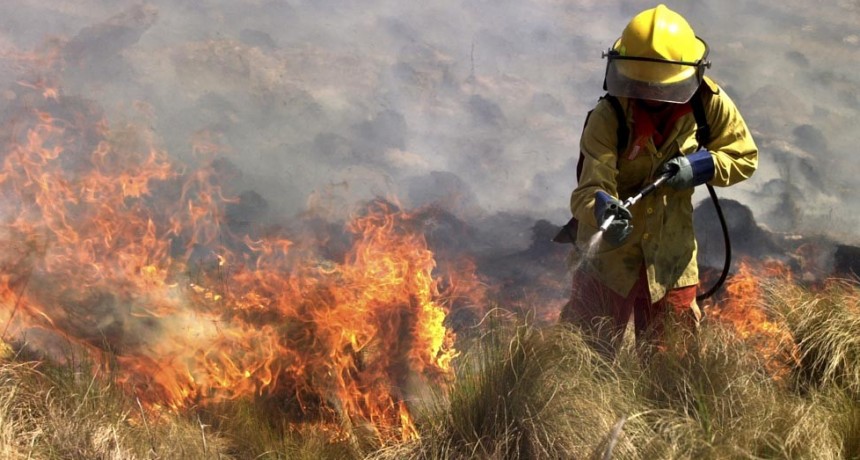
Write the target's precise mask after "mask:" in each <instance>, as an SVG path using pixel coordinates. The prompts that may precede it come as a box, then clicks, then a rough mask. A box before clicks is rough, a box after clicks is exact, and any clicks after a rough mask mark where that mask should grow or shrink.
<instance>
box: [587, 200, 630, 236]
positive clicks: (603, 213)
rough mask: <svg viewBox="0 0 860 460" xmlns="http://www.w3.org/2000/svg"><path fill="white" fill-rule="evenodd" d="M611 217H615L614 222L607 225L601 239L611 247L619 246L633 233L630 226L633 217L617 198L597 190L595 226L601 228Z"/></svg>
mask: <svg viewBox="0 0 860 460" xmlns="http://www.w3.org/2000/svg"><path fill="white" fill-rule="evenodd" d="M611 216H615V220H613V221H612V223H611V224H609V228H607V229H606V233H604V234H603V239H604V240H605V241H606V242H607V243H609V244H611V245H613V246H619V245H620V244H621V243H623V242H624V240H626V239H627V238H628V237H629V236H630V234H631V233H632V232H633V225H631V224H630V220H631V219H633V215H632V214H630V211H629V210H628V209H627V208H625V207H624V204H622V203H621V201H619V200H618V199H617V198H614V197H612V196H611V195H609V194H608V193H606V192H604V191H603V190H598V191H597V193H595V194H594V218H595V219H596V220H597V226H598V227H599V226H601V225H602V224H603V222H605V221H606V219H608V218H609V217H611Z"/></svg>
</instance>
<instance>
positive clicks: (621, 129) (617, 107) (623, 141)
mask: <svg viewBox="0 0 860 460" xmlns="http://www.w3.org/2000/svg"><path fill="white" fill-rule="evenodd" d="M601 99H606V100H607V101H609V105H611V106H612V111H613V112H615V119H616V120H617V121H618V131H617V132H616V136H618V138H617V142H616V145H617V147H616V149H615V151H616V152H618V155H619V156H620V155H621V154H622V153H623V152H624V151H625V150H627V142H628V139H630V128H629V127H628V126H627V117H626V116H625V115H624V108H623V107H621V101H619V100H618V98H617V97H615V96H613V95H611V94H609V93H606V95H605V96H603V97H602V98H601Z"/></svg>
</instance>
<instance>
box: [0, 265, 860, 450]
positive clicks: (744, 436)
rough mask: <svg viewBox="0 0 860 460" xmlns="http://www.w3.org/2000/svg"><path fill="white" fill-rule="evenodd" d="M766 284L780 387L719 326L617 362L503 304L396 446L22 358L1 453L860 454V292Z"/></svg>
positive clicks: (350, 430) (346, 430)
mask: <svg viewBox="0 0 860 460" xmlns="http://www.w3.org/2000/svg"><path fill="white" fill-rule="evenodd" d="M763 288H764V292H765V293H766V294H765V295H764V296H763V299H764V300H763V303H764V304H765V308H766V310H767V313H768V315H769V316H770V317H771V319H772V320H773V322H774V323H775V324H781V325H784V326H785V327H787V328H788V330H789V331H790V332H791V334H792V336H793V338H794V343H793V344H786V345H789V346H791V347H792V349H793V356H794V357H795V358H796V359H795V360H794V361H792V362H791V365H790V368H789V370H788V372H787V373H785V374H781V375H780V376H779V377H778V378H775V377H774V375H773V373H772V371H771V367H770V366H768V365H767V363H766V362H765V360H763V359H762V357H761V353H760V352H759V350H758V349H757V348H756V346H755V345H754V344H753V343H752V342H751V340H749V338H742V337H741V335H739V334H737V333H736V332H735V331H734V330H733V329H732V328H731V327H729V326H727V325H725V324H724V323H722V322H720V321H716V320H713V319H712V320H709V321H706V322H705V323H704V324H703V325H702V328H701V330H700V332H699V335H698V337H697V339H696V340H695V341H694V343H686V344H684V345H683V346H682V345H681V343H680V342H679V341H678V342H672V341H670V342H669V344H668V347H667V349H666V350H664V351H661V352H659V353H657V354H655V355H653V357H652V358H651V359H650V360H648V361H647V363H643V361H642V360H641V359H640V358H639V356H638V354H637V351H636V350H635V349H634V347H633V346H632V345H630V344H627V345H626V346H625V347H624V348H623V349H622V350H621V352H620V353H619V355H618V356H617V358H616V359H615V361H614V362H607V361H605V360H604V359H603V358H601V357H599V356H598V355H596V354H594V353H593V352H592V351H591V350H590V349H589V348H588V347H587V346H586V345H585V342H584V340H583V338H582V337H581V336H580V334H579V333H578V332H577V331H574V330H572V329H570V328H568V327H564V326H558V325H537V324H532V323H530V322H529V321H527V320H523V319H522V318H515V317H512V316H507V315H504V314H502V313H501V312H500V311H501V310H499V311H498V312H492V313H490V314H488V315H487V318H486V319H485V321H484V322H483V323H482V325H481V328H480V329H479V330H476V331H472V332H471V333H469V332H468V331H467V332H466V333H461V335H460V341H459V348H460V349H461V350H462V351H463V354H462V355H461V356H460V357H458V358H457V379H456V381H455V382H454V383H453V384H452V385H451V386H450V387H449V388H447V389H426V388H425V389H423V390H422V391H421V392H420V393H421V396H414V397H413V399H411V400H410V401H408V402H409V404H410V407H411V408H412V412H413V415H414V417H415V422H416V426H417V429H418V432H419V435H420V436H419V437H418V439H412V440H408V441H402V442H389V443H386V444H385V445H380V443H379V442H378V441H377V438H376V435H375V434H374V431H373V430H371V429H369V428H368V427H366V426H362V425H361V424H360V423H356V422H355V421H352V423H348V421H342V424H341V426H340V427H333V426H331V425H330V424H329V425H323V424H321V423H316V424H313V423H307V424H297V423H295V422H288V421H287V419H286V418H285V416H284V415H283V413H282V411H279V410H278V409H279V404H280V403H278V402H277V401H271V400H259V401H237V402H232V403H229V404H223V405H220V406H216V407H205V408H199V409H196V410H190V411H187V412H185V413H183V414H171V413H166V412H165V413H159V412H158V411H154V410H152V409H144V408H143V407H142V406H141V405H140V404H139V403H138V401H136V400H134V399H129V397H128V396H127V395H126V394H125V393H123V392H121V391H119V389H118V388H117V385H116V384H115V383H114V379H113V378H112V377H111V376H110V375H102V374H96V375H93V373H92V372H91V371H81V370H80V368H81V367H85V366H74V365H64V366H51V365H49V364H46V363H37V362H31V361H28V360H25V359H23V358H22V357H21V356H16V355H15V353H14V352H13V351H11V350H7V352H6V354H5V357H4V358H3V360H2V365H0V458H4V459H18V458H21V459H24V458H36V459H41V458H44V459H144V458H147V459H149V458H153V459H154V458H159V459H166V458H177V459H198V458H200V459H204V458H212V459H228V458H230V459H232V458H236V459H257V458H260V459H281V458H283V459H317V458H330V459H360V458H368V459H403V458H420V459H425V458H426V459H436V458H456V459H460V458H493V459H503V458H504V459H508V458H510V459H516V458H522V459H527V458H528V459H532V458H594V459H610V458H618V459H655V458H700V459H701V458H704V459H708V458H720V459H722V458H792V459H794V458H803V459H850V458H860V286H858V284H856V283H854V282H836V281H834V282H831V283H828V284H826V285H825V286H818V287H816V288H814V289H810V288H805V287H801V286H798V285H796V284H793V283H792V282H791V281H787V280H784V279H783V280H763Z"/></svg>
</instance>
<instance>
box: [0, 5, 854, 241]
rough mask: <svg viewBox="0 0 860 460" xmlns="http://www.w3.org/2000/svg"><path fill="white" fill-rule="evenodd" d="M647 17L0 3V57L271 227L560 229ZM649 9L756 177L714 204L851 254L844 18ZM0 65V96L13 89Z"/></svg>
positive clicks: (816, 12) (536, 8) (606, 10)
mask: <svg viewBox="0 0 860 460" xmlns="http://www.w3.org/2000/svg"><path fill="white" fill-rule="evenodd" d="M652 6H654V5H653V4H651V3H647V2H641V1H632V0H618V1H610V2H596V1H585V2H559V1H552V0H529V1H520V2H513V1H493V2H490V1H485V0H443V1H439V2H432V3H431V4H427V5H423V4H418V3H409V2H406V3H404V2H395V1H390V0H368V1H362V2H358V1H350V0H324V1H300V0H294V1H275V0H241V1H237V0H231V1H227V0H202V1H166V0H152V1H148V2H146V3H140V2H135V1H110V2H108V1H105V0H84V1H75V2H72V1H47V0H38V1H22V0H11V1H7V2H3V4H2V5H0V17H2V19H0V21H2V24H3V27H2V28H0V50H2V51H3V56H7V57H10V56H15V55H17V54H18V53H22V52H27V51H31V50H37V49H41V50H43V49H46V48H52V47H53V48H56V49H59V50H61V57H62V59H63V63H64V67H63V72H62V77H61V79H62V81H60V82H58V84H59V85H60V86H61V87H62V90H63V92H64V94H65V95H69V96H81V97H84V98H87V99H90V100H93V101H95V103H97V104H98V105H100V106H101V107H103V109H104V110H105V112H106V114H107V118H108V120H110V121H111V122H112V123H117V124H119V123H123V122H125V121H134V122H136V123H145V124H146V125H147V126H149V127H150V128H151V130H152V132H153V133H154V135H155V136H157V138H158V140H159V142H160V144H161V145H163V147H164V149H165V150H167V151H168V152H170V155H172V156H174V157H176V158H180V159H185V158H191V157H192V156H193V155H195V152H196V153H199V152H200V151H201V149H204V150H206V151H207V152H210V153H212V154H217V155H222V156H224V157H225V158H226V159H227V160H228V161H229V162H231V163H233V164H235V165H236V167H237V168H238V170H240V171H241V174H240V176H239V177H240V178H239V180H240V181H241V185H242V186H244V188H245V189H247V190H249V191H253V192H254V193H256V194H259V199H260V200H261V202H265V203H267V206H266V208H265V213H268V214H270V215H273V216H282V217H288V216H290V215H293V214H295V213H296V212H299V211H302V210H303V209H305V208H306V206H307V202H308V198H309V197H310V196H312V195H325V196H326V199H328V200H330V202H333V203H341V204H342V206H343V209H344V210H347V209H349V206H350V204H352V203H356V202H359V201H362V200H365V199H368V198H371V197H374V196H386V197H397V198H398V199H399V200H400V201H402V202H403V203H404V204H405V205H421V204H427V203H429V202H434V201H435V202H439V203H441V205H442V206H444V207H446V209H448V210H449V211H451V212H453V213H455V214H456V215H458V216H459V217H461V218H465V219H467V220H469V221H472V222H480V221H481V220H482V219H490V218H491V217H492V216H494V215H500V216H514V217H513V218H511V219H510V222H511V225H517V226H521V225H523V223H524V222H526V221H528V220H530V221H531V222H534V221H535V220H538V219H547V220H549V221H554V222H558V223H562V222H564V221H565V220H566V219H567V217H568V216H569V211H568V210H567V203H568V197H569V194H570V191H571V190H572V188H573V187H574V186H575V179H574V165H575V158H576V156H577V155H578V141H579V133H580V130H581V126H582V122H583V119H584V115H585V113H586V112H587V111H588V110H589V109H590V108H591V107H592V106H593V105H594V103H595V102H596V100H597V98H598V97H599V96H600V95H601V94H602V89H601V81H602V78H603V65H604V62H603V61H602V60H601V59H600V52H601V51H602V50H603V49H605V48H607V47H608V46H609V45H610V44H611V43H612V41H613V40H614V39H615V38H616V37H617V36H618V35H619V33H620V31H621V29H622V28H623V27H624V25H625V24H626V22H627V21H628V20H629V18H630V17H631V16H632V15H633V14H635V13H636V12H638V11H640V10H642V9H644V8H649V7H652ZM669 6H670V7H671V8H674V9H676V10H678V11H679V12H681V13H682V14H684V15H685V16H686V17H687V18H688V20H689V21H690V23H691V24H692V25H693V27H694V28H695V29H696V31H697V33H698V35H700V36H702V37H703V38H705V40H707V41H708V43H709V44H710V47H711V56H710V57H711V60H712V61H713V63H714V65H713V68H712V70H711V71H710V75H712V76H713V77H714V78H715V79H716V80H717V81H718V82H719V83H721V84H722V85H723V86H724V88H725V89H726V91H727V92H728V93H729V94H730V95H731V96H732V98H733V99H734V100H735V102H736V103H737V104H738V106H739V107H740V108H741V110H742V113H743V114H744V117H745V118H746V120H747V122H748V124H749V125H750V127H751V129H752V130H753V133H754V135H755V137H756V140H757V142H758V145H759V147H760V149H761V165H760V170H759V171H758V172H757V174H756V175H755V176H754V177H753V178H752V179H750V180H749V181H747V182H745V183H742V184H739V185H737V186H735V187H732V188H730V189H727V190H725V191H724V192H723V193H724V195H725V196H726V197H730V198H735V199H738V200H740V201H741V202H744V203H747V204H749V205H750V206H751V208H752V209H753V211H754V212H755V213H756V215H757V216H759V219H760V220H762V221H764V223H765V224H767V225H769V226H770V227H772V228H773V229H775V230H780V231H802V232H821V233H830V234H832V235H834V236H840V237H842V238H844V239H853V238H854V237H853V236H851V235H853V234H854V233H856V232H853V231H852V230H853V228H855V227H856V225H857V224H858V223H860V219H858V218H857V217H855V216H856V215H857V214H858V212H857V211H860V209H859V208H860V206H858V205H857V204H855V203H854V200H851V198H850V197H851V196H852V195H853V193H851V191H852V190H853V188H854V183H855V181H856V179H855V178H856V176H857V172H858V171H857V169H858V167H857V166H856V165H857V162H856V161H855V160H854V155H855V153H854V152H855V150H856V149H857V142H856V141H857V134H856V129H854V123H853V122H854V120H855V119H856V118H857V115H858V114H857V111H858V108H860V106H858V78H860V77H858V76H857V75H856V72H855V71H854V69H856V68H857V64H858V62H857V61H858V59H860V51H858V50H857V48H858V47H857V45H858V44H860V38H859V37H858V34H857V33H856V24H857V23H858V19H860V18H858V15H860V7H858V6H857V5H856V4H855V3H853V2H826V3H824V4H820V3H816V4H814V5H812V6H809V5H807V4H805V3H803V2H800V1H789V2H775V1H764V0H759V1H754V2H741V1H739V0H730V1H727V2H722V3H720V4H710V3H678V4H670V5H669ZM3 61H4V62H3V64H2V66H0V91H2V90H3V89H5V92H3V94H5V95H7V96H9V95H10V94H11V93H10V90H9V89H10V88H11V89H14V88H15V86H16V85H18V84H20V83H19V82H20V81H21V80H22V76H21V75H20V74H19V73H18V72H17V71H16V70H17V69H16V66H15V65H14V60H13V59H11V58H7V59H4V60H3ZM33 78H35V77H33ZM25 79H26V78H25ZM13 95H14V94H13ZM13 95H12V96H9V97H13ZM7 99H8V97H7ZM515 216H527V217H529V218H530V219H519V218H516V217H515ZM509 233H511V234H516V235H519V236H517V237H514V238H513V239H512V240H510V241H504V242H503V243H504V244H505V245H510V246H519V247H520V248H525V247H527V246H528V244H529V242H530V225H529V226H527V227H525V228H519V227H518V228H517V231H515V232H509ZM849 242H851V241H849Z"/></svg>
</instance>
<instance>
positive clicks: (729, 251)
mask: <svg viewBox="0 0 860 460" xmlns="http://www.w3.org/2000/svg"><path fill="white" fill-rule="evenodd" d="M707 186H708V193H709V194H710V195H711V200H712V201H713V202H714V208H716V210H717V217H719V218H720V227H722V228H723V240H724V241H725V245H726V262H725V264H724V265H723V273H722V274H720V279H718V280H717V282H716V283H714V285H713V286H711V288H710V289H708V291H707V292H705V293H704V294H699V295H697V296H696V301H697V302H701V301H703V300H705V299H707V298H709V297H711V296H712V295H714V293H715V292H717V290H719V289H720V288H721V287H722V286H723V283H725V281H726V278H727V277H728V276H729V269H730V268H731V265H732V242H731V239H730V238H729V226H728V225H726V216H724V215H723V208H722V207H721V206H720V200H719V198H717V192H716V191H715V190H714V187H713V186H712V185H711V184H707Z"/></svg>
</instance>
